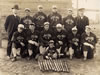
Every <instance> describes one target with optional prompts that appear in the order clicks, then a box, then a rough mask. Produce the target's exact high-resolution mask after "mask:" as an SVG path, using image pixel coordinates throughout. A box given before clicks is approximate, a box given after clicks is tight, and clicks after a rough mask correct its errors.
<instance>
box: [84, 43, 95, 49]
mask: <svg viewBox="0 0 100 75" xmlns="http://www.w3.org/2000/svg"><path fill="white" fill-rule="evenodd" d="M84 45H86V46H90V47H91V48H92V49H94V46H93V45H92V44H89V43H87V42H85V43H84Z"/></svg>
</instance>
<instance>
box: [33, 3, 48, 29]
mask: <svg viewBox="0 0 100 75" xmlns="http://www.w3.org/2000/svg"><path fill="white" fill-rule="evenodd" d="M46 21H47V16H46V14H45V13H44V12H43V6H42V5H39V6H38V12H37V13H36V14H35V15H34V16H33V22H34V23H35V25H36V30H38V31H42V30H43V25H44V22H46Z"/></svg>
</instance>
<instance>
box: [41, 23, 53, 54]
mask: <svg viewBox="0 0 100 75" xmlns="http://www.w3.org/2000/svg"><path fill="white" fill-rule="evenodd" d="M51 39H53V34H52V31H51V30H50V28H49V22H45V23H44V30H43V31H42V32H41V36H40V54H41V55H44V53H45V52H46V48H47V47H48V43H49V41H50V40H51Z"/></svg>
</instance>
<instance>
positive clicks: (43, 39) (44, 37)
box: [40, 30, 53, 46]
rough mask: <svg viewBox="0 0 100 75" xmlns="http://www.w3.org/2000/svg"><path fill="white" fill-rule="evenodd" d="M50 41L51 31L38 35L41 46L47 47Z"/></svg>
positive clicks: (51, 38) (51, 37)
mask: <svg viewBox="0 0 100 75" xmlns="http://www.w3.org/2000/svg"><path fill="white" fill-rule="evenodd" d="M50 40H53V33H52V31H51V30H48V31H46V30H43V31H42V32H41V35H40V42H41V44H43V45H46V46H48V43H49V41H50Z"/></svg>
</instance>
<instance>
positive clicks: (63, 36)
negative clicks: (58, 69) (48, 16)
mask: <svg viewBox="0 0 100 75" xmlns="http://www.w3.org/2000/svg"><path fill="white" fill-rule="evenodd" d="M55 42H56V48H57V51H58V53H59V57H60V56H61V55H65V48H66V47H67V33H66V31H65V30H63V26H62V25H61V24H57V25H56V31H55Z"/></svg>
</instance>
